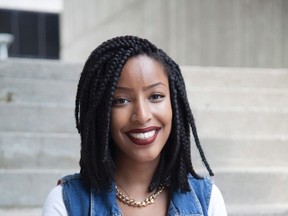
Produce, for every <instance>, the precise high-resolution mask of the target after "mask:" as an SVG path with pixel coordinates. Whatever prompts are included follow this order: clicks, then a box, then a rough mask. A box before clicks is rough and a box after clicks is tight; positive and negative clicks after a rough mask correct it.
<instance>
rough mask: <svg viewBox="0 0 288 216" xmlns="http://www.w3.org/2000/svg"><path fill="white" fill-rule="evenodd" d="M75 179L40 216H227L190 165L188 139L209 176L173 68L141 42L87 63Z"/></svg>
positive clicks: (113, 46) (67, 180)
mask: <svg viewBox="0 0 288 216" xmlns="http://www.w3.org/2000/svg"><path fill="white" fill-rule="evenodd" d="M75 116H76V126H77V129H78V131H79V133H80V136H81V159H80V166H81V170H80V174H74V175H69V176H66V177H64V178H62V179H61V180H60V181H59V185H58V186H57V187H56V188H55V189H53V190H52V191H51V193H50V194H49V195H48V198H47V201H46V203H45V206H44V208H43V215H44V216H48V215H54V216H55V215H75V216H76V215H99V216H100V215H125V216H132V215H133V216H135V215H136V216H137V215H141V216H142V215H144V216H145V215H149V216H150V215H171V216H172V215H183V214H185V215H203V216H207V215H208V216H212V215H213V216H225V215H226V209H225V204H224V201H223V198H222V195H221V193H220V191H219V190H218V188H217V187H216V186H215V185H214V184H213V183H212V181H211V179H210V178H208V177H201V176H199V175H198V174H197V173H196V172H195V170H194V168H193V166H192V162H191V157H190V133H191V132H192V134H193V136H194V140H195V143H196V145H197V148H198V150H199V153H200V156H201V158H202V161H203V162H204V164H205V166H206V168H207V170H208V172H209V174H210V176H213V172H212V170H211V169H210V166H209V164H208V162H207V160H206V158H205V155H204V153H203V150H202V148H201V145H200V142H199V139H198V135H197V130H196V126H195V123H194V118H193V115H192V112H191V109H190V106H189V103H188V100H187V96H186V90H185V84H184V80H183V77H182V75H181V71H180V68H179V66H178V65H177V64H176V63H175V62H174V61H173V60H172V59H171V58H170V57H169V56H168V55H167V54H166V53H165V52H163V51H162V50H161V49H158V48H157V47H156V46H155V45H153V44H152V43H150V42H149V41H148V40H146V39H141V38H138V37H134V36H125V37H117V38H113V39H111V40H108V41H106V42H104V43H103V44H102V45H100V46H99V47H97V48H96V49H95V50H94V51H93V52H92V53H91V55H90V57H89V58H88V60H87V62H86V64H85V66H84V68H83V71H82V74H81V77H80V80H79V83H78V90H77V95H76V108H75Z"/></svg>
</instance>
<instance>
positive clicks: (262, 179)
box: [0, 59, 288, 216]
mask: <svg viewBox="0 0 288 216" xmlns="http://www.w3.org/2000/svg"><path fill="white" fill-rule="evenodd" d="M82 66H83V64H68V63H63V62H58V61H42V60H23V59H22V60H20V59H10V60H8V61H3V62H0V118H1V124H0V191H1V196H0V215H1V216H16V215H27V216H34V215H40V214H41V207H42V205H43V202H44V201H45V198H46V196H47V194H48V192H49V191H50V190H51V188H53V187H54V186H55V184H56V181H57V179H59V178H60V177H61V176H63V175H66V174H70V173H73V172H77V171H78V170H79V166H78V160H79V149H80V148H79V137H78V134H77V133H76V129H75V122H74V96H75V92H76V85H77V81H78V78H79V74H80V71H81V69H82ZM182 70H183V74H184V77H185V79H186V87H187V90H188V95H189V100H190V102H191V107H192V109H193V113H194V115H195V119H196V124H197V126H198V132H199V136H200V139H201V141H202V145H203V148H204V150H205V153H206V156H207V158H208V160H209V162H210V165H211V167H212V168H213V170H214V172H215V183H216V184H217V186H218V187H219V188H220V189H221V191H222V193H223V196H224V199H225V201H226V204H227V209H228V213H229V215H230V216H262V215H263V216H268V215H269V216H284V215H286V216H287V215H288V196H287V194H288V70H287V69H244V68H241V69H240V68H203V67H186V66H183V67H182ZM192 156H193V163H194V165H195V166H196V167H197V169H198V170H199V171H200V172H202V170H203V165H202V164H201V161H199V156H198V155H197V151H196V150H195V148H194V147H193V148H192Z"/></svg>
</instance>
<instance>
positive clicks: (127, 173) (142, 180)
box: [115, 158, 159, 198]
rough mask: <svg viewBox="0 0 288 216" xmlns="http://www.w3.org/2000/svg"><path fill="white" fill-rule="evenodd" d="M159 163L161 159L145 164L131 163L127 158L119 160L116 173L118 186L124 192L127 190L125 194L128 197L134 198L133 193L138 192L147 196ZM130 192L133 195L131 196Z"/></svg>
mask: <svg viewBox="0 0 288 216" xmlns="http://www.w3.org/2000/svg"><path fill="white" fill-rule="evenodd" d="M158 163H159V159H157V160H155V161H151V162H145V163H143V162H135V161H130V160H129V159H127V158H125V159H123V158H121V159H120V158H118V160H117V161H116V166H117V167H116V173H115V180H116V184H117V185H118V186H119V187H120V188H122V190H125V191H124V192H126V193H128V194H127V195H131V196H133V195H134V194H133V193H132V192H135V193H137V192H138V193H140V194H141V193H142V194H143V195H145V196H146V195H147V193H148V187H149V184H150V182H151V180H152V178H153V175H154V173H155V171H156V169H157V166H158ZM129 191H131V193H132V194H129ZM134 196H135V195H134ZM135 198H136V197H135Z"/></svg>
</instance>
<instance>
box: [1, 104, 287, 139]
mask: <svg viewBox="0 0 288 216" xmlns="http://www.w3.org/2000/svg"><path fill="white" fill-rule="evenodd" d="M192 109H193V113H194V115H195V119H196V125H197V126H198V131H199V134H200V135H201V136H203V137H205V136H224V135H225V136H239V135H242V136H249V135H255V136H260V135H277V136H281V135H284V134H288V109H287V108H282V109H276V108H275V109H265V108H263V109H259V108H253V107H251V108H230V109H225V108H223V107H209V108H195V109H194V108H192ZM0 117H1V121H2V122H3V124H1V125H0V131H3V132H10V131H11V132H13V131H14V132H47V133H75V132H76V129H75V123H74V108H73V107H70V106H65V105H58V104H41V105H39V104H30V103H29V104H16V103H0ZM223 121H225V122H223Z"/></svg>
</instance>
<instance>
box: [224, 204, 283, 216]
mask: <svg viewBox="0 0 288 216" xmlns="http://www.w3.org/2000/svg"><path fill="white" fill-rule="evenodd" d="M227 213H228V215H229V216H287V215H288V204H284V205H257V206H255V205H235V206H227Z"/></svg>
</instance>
